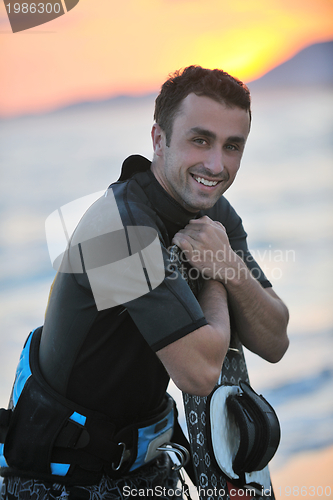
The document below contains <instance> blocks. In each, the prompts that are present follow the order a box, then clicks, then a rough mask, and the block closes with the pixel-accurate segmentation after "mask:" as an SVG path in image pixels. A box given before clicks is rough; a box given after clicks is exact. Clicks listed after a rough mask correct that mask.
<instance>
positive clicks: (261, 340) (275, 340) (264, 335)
mask: <svg viewBox="0 0 333 500" xmlns="http://www.w3.org/2000/svg"><path fill="white" fill-rule="evenodd" d="M239 260H240V259H239ZM238 264H239V265H238V271H239V272H238V273H237V274H236V276H235V277H234V278H233V279H229V280H226V281H225V287H226V289H227V291H228V296H229V303H230V307H231V309H232V311H233V317H234V320H235V324H236V329H237V333H238V336H239V338H240V340H241V342H242V343H243V344H244V345H245V346H246V347H247V348H248V349H250V350H251V351H253V352H255V353H257V354H258V355H259V356H261V357H263V358H264V359H266V360H267V361H270V362H273V363H274V362H277V361H279V360H280V359H281V358H282V356H283V355H284V353H285V351H286V350H287V348H288V344H289V341H288V337H287V333H286V329H287V324H288V319H289V313H288V309H287V307H286V306H285V304H284V303H283V302H282V301H281V300H280V299H279V298H278V296H277V295H276V294H275V293H274V292H273V291H272V290H271V289H264V288H262V286H261V285H260V283H258V281H257V280H255V279H254V278H253V277H252V276H251V274H250V272H249V270H248V269H247V267H246V266H245V264H244V263H243V262H242V261H241V262H239V263H238Z"/></svg>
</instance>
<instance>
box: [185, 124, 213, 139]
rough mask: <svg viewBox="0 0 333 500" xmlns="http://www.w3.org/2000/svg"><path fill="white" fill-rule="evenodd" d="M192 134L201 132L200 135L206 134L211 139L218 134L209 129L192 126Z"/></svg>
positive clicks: (190, 131)
mask: <svg viewBox="0 0 333 500" xmlns="http://www.w3.org/2000/svg"><path fill="white" fill-rule="evenodd" d="M189 133H190V134H199V135H204V136H205V137H210V138H211V139H216V134H214V132H212V131H211V130H207V129H205V128H201V127H192V128H191V129H190V130H189Z"/></svg>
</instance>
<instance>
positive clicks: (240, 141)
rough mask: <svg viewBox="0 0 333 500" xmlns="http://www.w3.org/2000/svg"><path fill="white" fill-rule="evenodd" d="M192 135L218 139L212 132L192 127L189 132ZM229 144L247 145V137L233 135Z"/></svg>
mask: <svg viewBox="0 0 333 500" xmlns="http://www.w3.org/2000/svg"><path fill="white" fill-rule="evenodd" d="M189 133H190V134H199V135H204V136H205V137H210V138H211V139H216V134H215V133H214V132H212V131H211V130H208V129H205V128H201V127H192V128H191V129H190V130H189ZM228 142H237V143H238V144H245V137H243V136H242V135H232V136H230V137H228Z"/></svg>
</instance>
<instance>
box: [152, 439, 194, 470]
mask: <svg viewBox="0 0 333 500" xmlns="http://www.w3.org/2000/svg"><path fill="white" fill-rule="evenodd" d="M157 449H158V450H159V451H166V452H171V453H174V454H175V455H176V457H177V458H178V460H179V462H180V463H179V465H176V464H173V466H172V470H176V471H177V470H180V469H181V468H182V467H185V466H186V465H187V463H188V461H189V460H190V453H189V451H188V449H187V448H185V446H182V445H180V444H178V443H165V444H164V445H162V446H159V447H158V448H157Z"/></svg>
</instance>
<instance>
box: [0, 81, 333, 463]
mask: <svg viewBox="0 0 333 500" xmlns="http://www.w3.org/2000/svg"><path fill="white" fill-rule="evenodd" d="M153 100H154V98H153V97H152V96H148V97H146V98H141V99H134V98H133V99H118V100H116V101H112V102H110V103H108V104H101V105H94V106H92V105H90V106H89V105H87V106H81V107H73V108H69V109H67V110H62V111H58V112H54V113H50V114H46V115H40V116H31V117H23V118H15V119H10V120H4V121H1V122H0V165H1V166H0V168H1V172H0V176H1V177H0V178H1V182H0V213H1V220H0V225H1V227H0V257H1V259H0V406H6V405H7V402H8V397H9V394H10V390H11V386H12V383H13V378H14V372H15V367H16V364H17V361H18V358H19V354H20V351H21V348H22V345H23V342H24V340H25V338H26V336H27V334H28V333H29V331H30V330H31V329H32V328H34V327H36V326H38V325H40V324H42V323H43V314H44V310H45V306H46V303H47V297H48V291H49V287H50V285H51V282H52V280H53V277H54V270H53V269H52V267H51V263H50V259H49V255H48V248H47V244H46V238H45V231H44V224H45V220H46V218H47V217H48V216H49V215H50V214H51V213H52V212H53V211H54V210H56V209H58V208H59V207H61V206H62V205H64V204H66V203H69V202H71V201H73V200H76V199H77V198H80V197H82V196H85V195H88V194H91V193H94V192H97V191H100V190H103V189H105V188H106V187H107V186H108V185H109V184H110V183H111V182H113V181H115V180H116V179H117V177H118V176H119V172H120V166H121V163H122V161H123V159H124V158H125V157H126V156H128V155H129V154H143V155H145V156H147V157H149V158H151V151H152V150H151V144H150V128H151V125H152V113H153ZM332 109H333V92H332V89H331V88H321V89H318V88H316V89H312V88H306V87H305V88H299V89H297V90H296V89H293V88H286V89H279V90H266V91H260V92H259V91H257V92H254V93H253V124H252V130H251V134H250V137H249V140H248V144H247V147H246V152H245V154H244V159H243V163H242V167H241V170H240V172H239V173H238V177H237V179H236V182H235V184H234V185H233V186H232V187H231V189H230V190H229V191H228V193H227V198H228V199H229V200H230V201H231V203H232V204H233V205H234V207H235V209H236V210H237V212H238V213H239V214H240V216H241V217H242V219H243V222H244V226H245V229H246V231H247V232H248V234H249V246H250V248H251V250H252V252H253V254H254V256H255V258H256V259H257V260H258V261H259V263H260V264H261V265H262V267H263V268H264V270H265V272H266V274H267V276H268V277H269V278H270V279H271V281H272V283H273V285H274V289H275V291H276V292H277V293H278V294H279V295H280V296H281V297H282V298H283V299H284V300H285V302H286V303H287V305H288V306H289V309H290V314H291V319H290V327H289V335H290V341H291V343H290V348H289V350H288V352H287V354H286V355H285V357H284V358H283V360H282V361H281V362H280V363H278V364H276V365H271V364H269V363H267V362H265V361H263V360H261V359H260V358H259V357H258V356H256V355H254V354H252V353H249V352H246V356H247V361H248V369H249V373H250V379H251V382H252V385H253V387H254V388H255V389H256V390H257V392H260V393H262V394H263V395H264V396H265V397H266V398H267V399H268V401H269V402H270V403H271V404H272V405H273V406H274V407H275V409H276V411H277V413H278V415H279V418H280V422H281V426H282V441H281V445H280V448H279V451H278V453H277V455H276V456H275V458H274V459H273V463H272V467H273V468H279V467H280V466H281V465H283V464H285V463H286V462H287V461H288V459H289V458H290V457H292V456H294V455H295V454H298V453H301V452H303V451H306V450H311V449H318V448H323V447H326V446H329V445H332V444H333V362H332V353H333V328H332V327H333V314H332V310H333V307H332V298H333V297H332V295H333V294H332V240H333V231H332V225H333V224H332V214H333V210H332V209H333V201H332V200H333V197H332V191H333V169H332V167H333V146H332V139H331V138H332V130H333V114H332V111H331V110H332ZM171 390H172V392H173V394H175V397H176V399H177V401H179V404H180V405H181V397H180V394H179V391H178V392H177V391H176V390H175V389H174V388H172V389H171Z"/></svg>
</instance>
